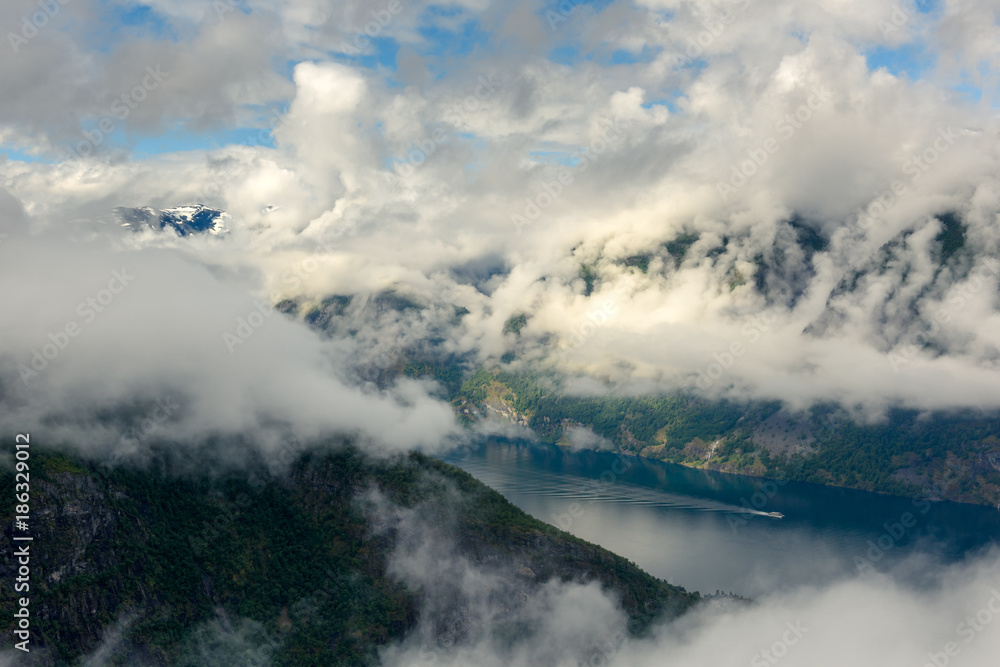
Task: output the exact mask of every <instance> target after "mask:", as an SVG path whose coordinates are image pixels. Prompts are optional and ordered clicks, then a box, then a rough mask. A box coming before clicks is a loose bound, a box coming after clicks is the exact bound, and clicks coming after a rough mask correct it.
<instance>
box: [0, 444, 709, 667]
mask: <svg viewBox="0 0 1000 667" xmlns="http://www.w3.org/2000/svg"><path fill="white" fill-rule="evenodd" d="M13 484H14V479H13V475H12V473H11V472H10V471H4V472H3V474H2V477H0V487H2V488H0V494H2V502H3V503H5V507H6V509H7V510H8V515H10V514H12V510H13V507H12V506H11V505H12V500H13V496H14V489H13ZM6 532H7V535H6V539H5V540H4V541H3V544H2V548H0V551H2V553H0V574H2V575H3V576H4V577H5V579H6V580H7V581H10V580H11V579H12V576H13V572H12V570H11V568H12V563H13V562H14V559H13V557H12V553H11V552H12V549H13V547H12V546H11V545H12V544H13V542H12V541H11V535H10V532H11V530H10V528H8V529H7V531H6ZM30 533H31V534H32V535H33V537H34V541H33V542H32V543H31V550H32V552H31V553H32V573H31V590H30V596H31V610H32V616H31V618H32V644H31V648H32V653H31V654H30V656H26V655H23V654H18V655H17V658H18V663H23V664H40V665H55V664H76V663H77V662H80V661H81V660H82V659H89V660H91V661H92V663H91V664H127V665H167V664H170V665H188V664H190V665H211V664H294V665H308V664H317V665H320V664H325V665H329V664H367V663H371V662H373V661H375V660H376V656H377V651H378V649H379V647H380V646H385V645H387V644H389V643H392V642H395V641H398V640H401V639H403V638H405V637H407V636H408V635H412V633H414V632H416V631H417V630H418V629H419V631H420V632H421V633H423V641H426V642H428V643H429V644H430V645H437V646H450V645H453V644H454V643H457V642H461V641H464V640H466V639H469V638H471V637H474V636H477V635H482V633H484V632H493V631H495V630H496V628H504V632H506V633H508V634H512V635H516V634H517V633H518V632H526V631H528V630H526V629H524V628H521V627H520V626H518V625H517V618H518V614H519V610H520V609H521V608H522V606H523V605H524V604H525V603H526V601H527V600H529V599H530V598H531V596H533V595H534V594H536V593H537V591H538V590H539V589H540V588H541V587H543V586H545V585H547V584H550V583H552V582H559V581H574V582H581V583H585V582H594V583H596V584H599V585H600V586H601V587H602V588H603V589H605V590H606V591H610V592H612V593H613V594H614V595H615V596H616V597H617V598H618V599H619V600H620V601H621V605H622V608H623V610H624V611H625V612H626V614H627V616H628V618H629V619H630V630H631V631H633V632H641V631H642V629H643V628H644V627H645V625H646V624H648V623H649V622H650V621H651V620H652V619H654V618H656V617H662V616H666V617H672V616H676V615H678V614H680V613H682V612H683V611H684V610H686V609H688V608H689V607H690V606H692V605H693V604H694V603H695V602H696V601H697V599H698V596H697V595H692V594H689V593H686V592H685V591H683V590H682V589H679V588H676V587H673V586H670V585H668V584H666V583H665V582H662V581H660V580H657V579H655V578H653V577H651V576H649V575H647V574H645V573H644V572H642V571H641V570H639V569H638V568H637V567H635V566H634V565H633V564H631V563H629V562H627V561H625V560H624V559H622V558H620V557H618V556H615V555H613V554H611V553H609V552H607V551H605V550H603V549H600V548H599V547H596V546H594V545H591V544H588V543H586V542H583V541H581V540H578V539H576V538H573V537H572V536H570V535H568V534H565V533H562V532H560V531H558V530H556V529H555V528H553V527H551V526H548V525H547V524H544V523H542V522H539V521H537V520H535V519H532V518H531V517H528V516H527V515H525V514H524V513H522V512H521V511H520V510H518V509H517V508H515V507H513V506H512V505H511V504H510V503H508V502H507V501H506V500H504V499H503V498H502V497H501V496H500V495H499V494H497V493H495V492H493V491H492V490H490V489H488V488H487V487H485V486H483V485H482V484H480V483H479V482H477V481H476V480H474V479H473V478H472V477H470V476H469V475H467V474H466V473H464V472H462V471H460V470H458V469H457V468H454V467H453V466H449V465H446V464H444V463H441V462H439V461H436V460H433V459H428V458H426V457H423V456H419V455H413V456H410V457H406V458H400V459H396V460H393V461H381V462H378V461H370V460H368V459H366V458H364V457H363V456H361V455H360V454H359V453H357V452H356V451H355V450H353V449H351V448H347V447H341V448H340V449H337V450H335V451H333V452H332V453H326V454H322V455H320V454H305V455H303V456H302V457H301V458H300V459H299V460H298V462H297V463H296V464H295V465H294V466H293V467H292V468H291V469H290V470H289V471H287V472H286V473H282V474H281V475H279V476H276V477H272V476H270V475H269V474H268V472H267V470H266V467H265V466H263V465H261V466H258V467H251V468H249V469H242V470H241V471H234V472H230V473H226V474H222V475H219V474H214V475H211V476H210V475H209V474H207V473H204V474H196V475H191V474H180V473H177V472H175V471H173V470H172V466H171V465H170V464H169V462H168V461H167V459H166V458H164V459H163V460H160V461H158V462H155V463H151V464H148V465H147V466H146V467H145V468H144V469H141V470H139V469H128V468H121V469H116V470H106V469H102V468H101V467H99V466H96V465H94V464H92V463H86V462H82V461H78V460H72V459H69V458H67V457H65V456H62V455H53V454H46V455H43V454H40V453H37V452H36V453H35V454H34V455H33V457H32V515H31V529H30ZM428 554H432V555H433V558H431V559H430V561H429V563H424V564H422V565H421V570H420V571H421V572H422V573H424V574H423V576H424V578H423V579H420V580H419V581H418V580H416V579H414V576H413V569H412V567H411V566H412V564H413V563H414V562H416V561H415V560H414V559H416V558H418V557H427V555H428ZM408 568H409V569H408ZM457 570H461V571H462V572H463V573H465V575H466V576H464V577H463V578H461V579H459V578H456V577H453V576H451V575H452V574H453V573H454V572H455V571H457ZM470 572H472V573H475V577H472V578H471V579H470V576H468V575H469V573H470ZM427 573H430V574H427ZM470 580H474V581H475V582H476V583H475V585H474V586H472V587H471V588H470V584H469V583H468V582H469V581H470ZM459 581H463V582H466V583H463V584H461V585H459V583H458V582H459ZM2 591H3V592H2V594H0V603H2V607H3V609H2V612H3V614H4V618H7V619H11V618H12V615H13V610H14V608H15V600H14V593H13V591H12V589H11V587H10V586H5V587H3V589H2ZM13 629H14V625H13V624H12V623H10V622H8V623H7V624H6V628H5V632H4V634H5V637H4V639H5V641H6V642H7V644H6V645H7V646H11V645H12V643H13V642H12V631H13ZM248 661H249V662H248Z"/></svg>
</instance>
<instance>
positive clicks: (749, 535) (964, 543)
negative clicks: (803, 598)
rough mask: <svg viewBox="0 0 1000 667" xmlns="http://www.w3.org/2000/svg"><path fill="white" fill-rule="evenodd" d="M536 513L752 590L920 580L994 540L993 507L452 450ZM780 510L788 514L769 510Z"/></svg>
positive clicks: (673, 469)
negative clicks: (865, 578) (846, 580)
mask: <svg viewBox="0 0 1000 667" xmlns="http://www.w3.org/2000/svg"><path fill="white" fill-rule="evenodd" d="M448 460H449V461H450V462H452V463H455V464H456V465H459V466H460V467H462V468H464V469H465V470H467V471H468V472H470V473H471V474H473V475H474V476H475V477H477V478H478V479H480V480H482V481H483V482H484V483H486V484H488V485H489V486H491V487H493V488H494V489H496V490H498V491H500V492H501V493H502V494H504V495H505V496H506V497H507V498H508V499H510V500H511V502H513V503H514V504H516V505H517V506H519V507H520V508H521V509H523V510H525V511H526V512H528V513H529V514H531V515H532V516H535V517H537V518H539V519H541V520H543V521H546V522H548V523H551V524H553V525H557V526H559V527H560V528H563V529H564V530H567V531H568V532H570V533H572V534H574V535H576V536H578V537H581V538H583V539H585V540H588V541H590V542H594V543H595V544H599V545H601V546H603V547H606V548H608V549H611V550H613V551H615V552H616V553H619V554H621V555H622V556H625V557H626V558H628V559H629V560H631V561H633V562H635V563H637V564H638V565H639V566H640V567H642V568H643V569H645V570H646V571H648V572H650V573H651V574H654V575H655V576H658V577H661V578H663V579H666V580H668V581H669V582H671V583H674V584H679V585H681V586H684V587H686V588H689V589H692V590H700V591H703V592H714V591H715V590H716V589H722V590H724V591H729V590H732V591H734V592H738V593H741V594H744V595H749V596H759V595H761V594H764V593H768V592H774V591H780V590H783V589H787V588H791V587H797V586H801V585H821V584H824V583H827V582H829V581H831V580H833V579H836V578H838V577H843V576H853V575H854V574H855V573H857V572H858V570H859V569H864V568H866V567H871V568H873V569H877V570H879V571H883V572H891V573H893V575H894V576H897V577H903V578H910V579H915V580H919V579H920V578H921V576H922V575H924V574H926V573H927V572H929V571H930V568H931V567H932V564H939V563H942V562H954V561H957V560H960V559H961V558H963V557H965V556H966V555H968V554H969V553H970V552H975V551H977V550H979V549H982V548H985V547H986V546H988V545H990V544H992V543H993V542H994V540H995V539H996V536H997V535H1000V512H997V511H996V509H994V508H982V507H975V506H968V505H959V504H955V503H931V502H929V501H927V500H926V499H924V498H923V497H916V498H896V497H890V496H881V495H877V494H872V493H865V492H861V491H852V490H847V489H835V488H830V487H822V486H817V485H812V484H800V483H794V482H791V483H775V482H768V481H766V480H760V479H754V478H748V477H741V476H737V475H726V474H721V473H712V472H706V471H700V470H694V469H691V468H685V467H683V466H676V465H671V464H665V463H661V462H658V461H651V460H647V459H638V458H634V457H621V456H618V455H615V454H611V453H602V452H573V451H570V450H566V449H563V448H559V447H553V446H540V445H533V444H528V443H523V442H506V441H491V442H488V443H486V444H485V445H483V446H482V447H481V448H479V449H478V450H475V451H472V452H467V453H465V454H464V455H462V456H456V457H452V458H449V459H448ZM768 512H778V513H781V514H783V515H784V518H780V519H778V518H772V517H770V516H766V513H768Z"/></svg>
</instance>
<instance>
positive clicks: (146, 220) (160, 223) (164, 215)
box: [115, 204, 229, 236]
mask: <svg viewBox="0 0 1000 667" xmlns="http://www.w3.org/2000/svg"><path fill="white" fill-rule="evenodd" d="M115 215H116V216H117V217H118V220H119V222H120V223H121V225H122V227H128V228H129V229H131V230H132V231H133V232H141V231H142V230H144V229H147V228H148V229H152V230H155V231H163V230H165V229H172V230H173V231H174V232H175V233H176V234H177V235H178V236H189V235H192V234H205V233H208V234H212V235H220V234H225V233H226V231H227V230H226V225H225V222H226V220H227V219H228V218H229V215H228V214H227V213H225V212H224V211H220V210H218V209H214V208H208V207H207V206H203V205H202V204H193V205H189V206H175V207H173V208H164V209H158V208H152V207H150V206H143V207H140V208H126V207H124V206H119V207H118V208H116V209H115Z"/></svg>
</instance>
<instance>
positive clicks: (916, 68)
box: [0, 0, 1000, 161]
mask: <svg viewBox="0 0 1000 667" xmlns="http://www.w3.org/2000/svg"><path fill="white" fill-rule="evenodd" d="M577 4H579V5H581V6H585V7H586V10H585V11H587V12H593V13H596V14H601V13H602V12H604V11H605V10H607V8H608V7H609V6H610V5H611V4H612V3H611V1H610V0H582V1H581V2H579V3H577ZM939 4H940V2H939V0H922V1H921V2H920V3H919V5H918V6H919V10H920V11H921V12H924V13H931V14H933V13H934V12H937V11H938V10H939V9H940V7H939ZM100 7H101V8H102V9H103V15H102V16H101V21H100V22H99V23H98V24H96V27H95V28H93V29H92V30H90V31H89V35H90V36H89V37H88V38H85V39H87V41H88V42H89V43H92V46H93V49H94V51H95V52H97V53H104V54H109V55H110V57H111V58H113V57H114V56H113V54H114V52H115V49H116V48H118V47H119V46H120V45H121V44H122V43H123V42H124V41H125V40H127V39H129V40H134V39H136V38H138V39H142V40H148V41H153V42H170V43H177V42H179V41H183V40H184V39H191V38H192V37H193V36H194V35H195V34H196V33H197V30H198V27H197V26H190V25H189V26H186V27H178V25H175V23H174V22H172V21H171V20H169V19H168V18H167V17H165V16H163V15H161V14H158V13H157V12H156V11H155V10H153V9H152V8H151V7H149V6H147V5H142V4H136V3H123V2H121V1H120V0H118V1H115V0H100ZM237 9H238V10H239V11H243V12H245V13H248V12H250V10H249V9H248V8H246V6H245V5H242V4H240V3H237ZM552 12H556V13H557V14H556V15H558V16H559V17H560V20H559V22H558V23H557V24H554V25H553V24H552V23H551V17H552V16H553V14H552ZM559 12H560V10H559V3H558V2H554V1H553V2H549V3H548V4H546V5H543V6H542V7H541V8H539V9H538V11H537V16H538V19H539V21H540V22H541V23H542V26H543V28H544V29H546V30H548V29H549V28H550V27H551V34H550V35H548V37H549V39H550V41H551V44H552V46H551V48H550V49H549V50H548V53H547V58H548V59H549V60H550V61H551V62H554V63H558V64H561V65H564V66H567V67H577V66H580V65H581V64H584V63H586V64H587V65H588V66H591V67H592V66H595V65H596V66H598V67H602V68H607V69H609V70H612V69H618V68H630V67H635V68H642V67H643V66H644V65H645V64H647V63H650V62H652V61H654V60H655V59H656V58H657V57H658V56H659V55H660V54H661V52H662V47H659V46H648V45H646V46H641V47H640V48H638V49H635V50H629V49H625V48H621V47H617V46H615V45H614V44H612V43H601V42H598V43H597V44H596V46H592V47H590V48H585V47H584V46H583V44H584V43H585V42H584V41H582V40H581V37H580V35H579V34H578V32H575V31H574V28H573V25H572V22H574V21H577V20H578V19H580V18H581V9H580V8H577V9H575V10H574V11H573V12H572V13H571V14H570V15H568V16H567V15H565V14H563V13H559ZM563 18H566V19H567V20H566V21H563V20H562V19H563ZM664 18H666V19H668V20H669V19H670V17H669V16H668V15H664ZM73 27H74V26H73V25H72V24H69V25H66V26H64V29H72V28H73ZM390 27H391V26H390ZM84 32H87V31H84ZM389 32H390V31H388V30H387V31H385V33H386V34H382V33H380V34H379V35H377V36H376V37H374V38H373V39H371V40H370V45H369V46H368V47H367V48H366V49H364V51H363V52H362V53H357V52H355V53H353V54H352V53H345V52H344V48H343V47H344V45H345V44H350V42H349V39H350V37H348V38H347V40H345V41H342V42H340V44H339V45H338V44H331V46H330V50H329V51H328V52H327V55H328V57H330V58H331V59H332V60H335V61H339V62H343V63H345V64H349V65H352V66H356V67H360V68H364V69H367V70H370V71H372V72H376V73H377V76H381V77H382V79H383V80H384V81H385V83H386V85H387V86H389V87H398V86H401V85H402V83H400V82H399V81H397V79H396V77H397V75H398V71H399V63H398V58H399V53H400V43H399V42H398V41H397V40H396V39H395V38H394V37H393V36H392V35H391V34H388V33H389ZM416 33H417V35H418V36H419V37H420V39H421V40H422V42H420V43H418V44H417V45H415V47H414V50H415V52H416V53H417V54H418V55H419V56H420V57H421V58H422V63H423V65H424V66H425V67H426V68H427V70H428V72H429V74H430V75H431V79H432V80H437V79H442V78H444V77H447V76H448V75H449V74H450V73H451V71H452V70H453V69H454V68H455V67H461V66H464V63H465V61H472V62H474V61H475V60H476V59H478V58H487V57H490V56H493V55H495V54H496V51H497V50H498V49H500V48H502V45H498V44H497V39H496V36H495V35H493V34H491V33H490V32H489V31H488V30H486V29H484V27H483V25H482V23H481V21H480V17H479V16H477V15H475V14H473V13H472V12H470V11H468V10H465V9H463V8H460V7H444V6H430V7H426V8H424V9H423V10H422V11H421V13H420V14H419V15H418V16H417V25H416ZM589 43H591V44H593V40H592V37H591V39H590V42H589ZM863 53H864V55H865V57H866V60H867V63H868V67H869V69H870V70H872V71H875V70H879V69H884V70H886V71H888V72H890V73H891V74H893V75H895V76H898V77H905V78H906V79H908V80H910V81H917V80H920V79H922V78H925V77H926V76H928V75H929V74H931V73H933V72H934V70H935V68H936V66H937V64H938V54H937V53H935V52H934V50H933V48H932V47H931V46H929V44H928V43H925V42H913V43H908V44H903V45H901V46H894V47H887V46H881V45H875V46H870V47H868V48H866V49H863ZM296 63H297V61H296V60H295V59H289V58H288V57H287V56H286V57H285V58H283V59H282V58H280V57H279V58H278V59H277V61H276V62H275V69H276V72H277V73H278V74H279V75H280V76H282V77H284V78H286V79H288V80H290V79H291V76H292V71H293V69H294V66H295V64H296ZM697 65H698V66H696V67H688V68H686V69H687V71H688V72H689V73H690V74H691V75H692V76H694V77H697V76H699V72H700V70H701V69H702V68H703V67H704V66H705V63H700V64H697ZM978 80H982V77H972V76H963V77H962V78H961V80H959V81H956V82H954V84H953V86H952V90H953V91H954V93H955V95H956V96H957V98H958V99H960V100H961V101H962V102H964V103H966V104H978V103H979V102H980V101H981V99H982V96H983V91H982V89H981V88H979V87H978V86H977V83H976V81H978ZM682 95H683V91H677V90H673V91H667V90H659V91H657V90H655V89H653V90H652V91H651V96H653V97H654V99H652V100H647V102H646V105H645V106H646V107H647V108H648V107H649V106H650V105H654V104H663V105H665V106H667V107H668V108H669V109H670V111H671V113H681V112H682V110H681V109H680V108H679V107H678V106H677V105H676V104H675V100H676V99H677V98H678V97H680V96H682ZM992 98H993V99H994V103H996V102H997V101H1000V100H997V95H996V94H993V95H992ZM289 101H290V100H285V101H284V102H285V103H286V104H287V103H288V102H289ZM98 120H100V119H99V118H90V119H84V120H83V123H84V126H85V127H86V126H93V125H95V124H96V123H97V121H98ZM181 125H182V124H181V123H178V127H175V128H173V129H169V130H167V131H162V130H161V131H160V132H159V133H158V134H154V135H135V134H132V135H129V136H126V135H125V133H124V132H123V131H120V130H117V131H116V132H115V133H114V134H113V135H112V136H111V137H109V138H108V140H107V141H108V146H111V147H114V148H116V149H118V150H126V151H129V152H131V153H132V155H133V156H134V157H136V158H142V157H147V156H150V155H156V154H159V153H165V152H172V151H185V150H200V149H213V148H218V147H221V146H225V145H227V144H244V145H263V146H265V147H273V146H274V143H273V139H272V138H271V137H270V136H267V134H266V133H264V135H263V136H262V133H261V132H260V128H259V127H257V126H251V127H235V128H234V127H216V128H213V129H208V130H204V131H197V132H196V131H192V130H190V129H185V128H183V127H182V126H181ZM0 151H4V152H6V153H7V154H8V157H9V159H16V160H23V161H37V160H40V159H43V158H40V157H37V156H31V155H28V153H27V152H26V151H25V150H23V149H21V148H19V147H16V146H11V145H6V146H0ZM548 155H549V153H548V152H547V151H545V150H540V151H538V152H537V153H536V158H537V159H541V160H549V159H552V158H551V156H549V157H546V156H548ZM565 159H568V158H565Z"/></svg>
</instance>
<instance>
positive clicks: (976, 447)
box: [454, 369, 1000, 505]
mask: <svg viewBox="0 0 1000 667" xmlns="http://www.w3.org/2000/svg"><path fill="white" fill-rule="evenodd" d="M454 402H455V405H456V410H457V411H458V413H459V415H460V417H462V418H463V419H465V420H475V419H477V418H486V417H493V418H499V419H504V420H507V421H511V422H513V423H517V424H521V425H525V426H529V427H530V428H531V429H532V430H533V431H534V432H535V433H536V434H537V435H538V437H539V438H540V439H541V440H543V441H544V442H550V443H563V444H568V442H569V441H568V438H569V436H570V434H571V431H573V430H574V429H580V428H585V429H590V430H592V431H593V432H594V434H595V435H596V436H599V438H603V439H604V440H605V441H606V442H607V443H611V445H612V446H614V447H616V448H617V449H618V450H619V451H622V452H625V453H628V454H636V455H640V456H646V457H650V458H656V459H660V460H663V461H670V462H673V463H680V464H683V465H688V466H692V467H698V468H706V469H709V470H719V471H722V472H731V473H739V474H748V475H754V476H760V477H772V478H773V477H782V478H788V479H793V480H798V481H807V482H815V483H818V484H829V485H834V486H847V487H851V488H856V489H864V490H867V491H878V492H882V493H892V494H897V495H904V496H907V495H909V496H915V495H920V496H927V497H931V498H936V499H943V500H953V501H957V502H967V503H976V504H988V505H996V504H997V503H1000V437H998V436H1000V414H997V413H979V412H973V411H964V412H950V413H947V412H939V413H934V414H931V415H926V414H921V413H919V412H917V411H915V410H893V411H891V412H890V413H889V415H888V417H887V419H886V420H885V421H884V422H881V423H874V424H863V423H858V422H856V421H853V420H852V419H851V418H850V417H849V415H848V414H847V413H846V412H845V411H843V410H842V409H840V408H835V407H831V406H818V407H815V408H813V409H812V410H810V411H808V412H805V413H799V414H793V413H788V412H786V411H784V410H782V409H781V405H780V404H779V403H777V402H764V401H758V402H753V403H744V404H741V403H734V402H729V401H718V400H716V401H710V400H707V399H704V398H701V397H698V396H695V395H693V394H690V393H684V392H678V393H676V394H673V395H663V396H599V397H574V396H567V395H563V394H561V393H560V391H559V390H558V389H557V388H555V386H554V385H553V383H552V381H551V378H546V377H545V376H541V375H532V374H515V373H508V372H504V371H501V370H498V369H493V370H487V369H480V370H478V371H477V372H476V373H474V374H472V375H471V376H470V377H469V378H468V379H467V380H466V381H465V383H464V384H463V385H462V388H461V389H460V390H459V391H458V392H457V394H456V396H455V400H454Z"/></svg>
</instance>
